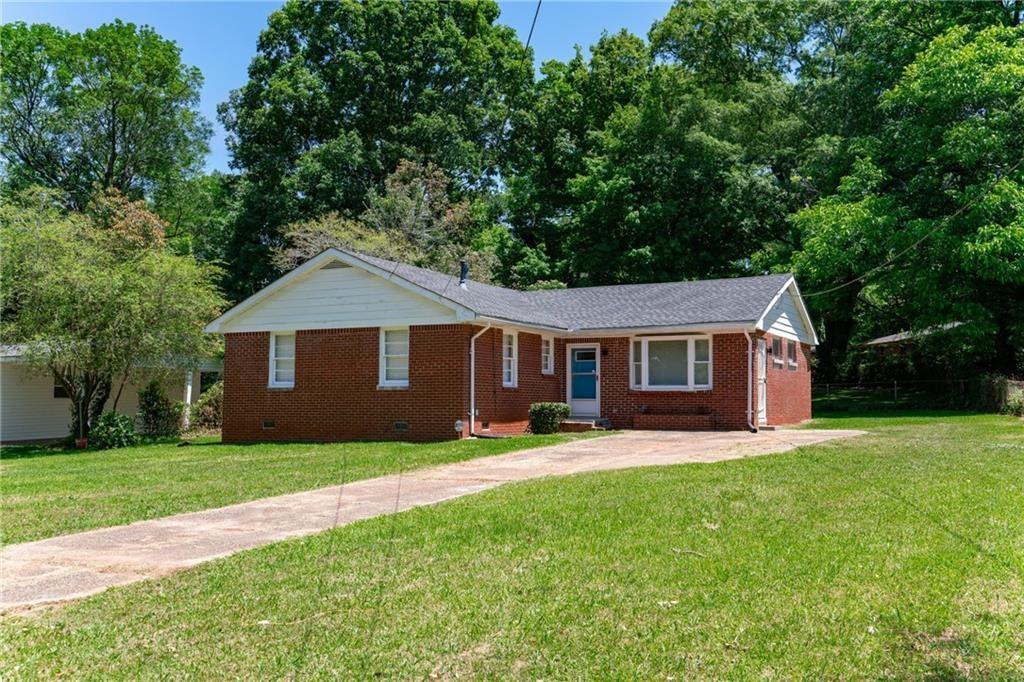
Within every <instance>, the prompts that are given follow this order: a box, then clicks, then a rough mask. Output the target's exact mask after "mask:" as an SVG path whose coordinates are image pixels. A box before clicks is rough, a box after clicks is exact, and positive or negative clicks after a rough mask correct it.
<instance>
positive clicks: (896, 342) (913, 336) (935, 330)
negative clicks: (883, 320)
mask: <svg viewBox="0 0 1024 682" xmlns="http://www.w3.org/2000/svg"><path fill="white" fill-rule="evenodd" d="M962 324H963V322H947V323H946V324H940V325H938V326H935V327H928V328H927V329H922V330H920V331H916V332H915V331H910V332H899V333H898V334H889V335H888V336H879V337H878V338H876V339H871V340H870V341H865V342H864V343H863V344H861V345H863V346H866V347H879V348H893V347H897V346H906V345H909V344H911V343H913V342H914V341H918V340H920V339H923V338H927V337H929V336H932V335H934V334H939V333H942V332H946V331H949V330H950V329H956V328H957V327H959V326H960V325H962Z"/></svg>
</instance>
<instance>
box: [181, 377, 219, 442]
mask: <svg viewBox="0 0 1024 682" xmlns="http://www.w3.org/2000/svg"><path fill="white" fill-rule="evenodd" d="M223 409H224V382H223V381H218V382H217V383H215V384H214V385H213V386H210V387H209V388H208V389H206V390H205V391H203V393H202V395H200V396H199V399H198V400H196V402H195V404H193V405H192V411H191V412H190V414H189V426H190V427H191V428H193V429H198V430H209V429H219V428H220V421H221V414H222V410H223Z"/></svg>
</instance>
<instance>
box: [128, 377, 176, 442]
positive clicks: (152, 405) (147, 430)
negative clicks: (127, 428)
mask: <svg viewBox="0 0 1024 682" xmlns="http://www.w3.org/2000/svg"><path fill="white" fill-rule="evenodd" d="M184 415H185V404H184V403H182V402H177V403H176V402H173V401H172V400H171V399H170V398H168V397H167V394H166V393H164V389H163V387H162V386H160V382H158V381H151V382H149V383H148V384H147V385H146V387H145V388H143V389H142V390H140V391H139V423H140V424H141V426H142V433H143V435H146V436H150V437H162V436H177V435H178V434H179V433H181V423H182V417H183V416H184Z"/></svg>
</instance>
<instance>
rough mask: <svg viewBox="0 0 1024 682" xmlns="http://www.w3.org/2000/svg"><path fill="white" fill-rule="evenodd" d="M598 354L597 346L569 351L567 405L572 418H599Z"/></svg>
mask: <svg viewBox="0 0 1024 682" xmlns="http://www.w3.org/2000/svg"><path fill="white" fill-rule="evenodd" d="M599 370H600V354H599V352H598V348H597V346H573V347H571V348H570V349H569V396H568V397H569V405H570V406H571V407H572V414H573V416H574V417H597V416H600V409H599V407H598V386H597V381H598V378H599Z"/></svg>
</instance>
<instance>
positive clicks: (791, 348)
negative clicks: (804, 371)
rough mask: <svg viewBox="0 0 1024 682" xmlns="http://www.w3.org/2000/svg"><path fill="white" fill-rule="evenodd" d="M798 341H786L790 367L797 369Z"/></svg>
mask: <svg viewBox="0 0 1024 682" xmlns="http://www.w3.org/2000/svg"><path fill="white" fill-rule="evenodd" d="M796 351H797V342H796V341H786V355H787V356H788V358H789V368H790V369H796V355H797V353H796Z"/></svg>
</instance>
